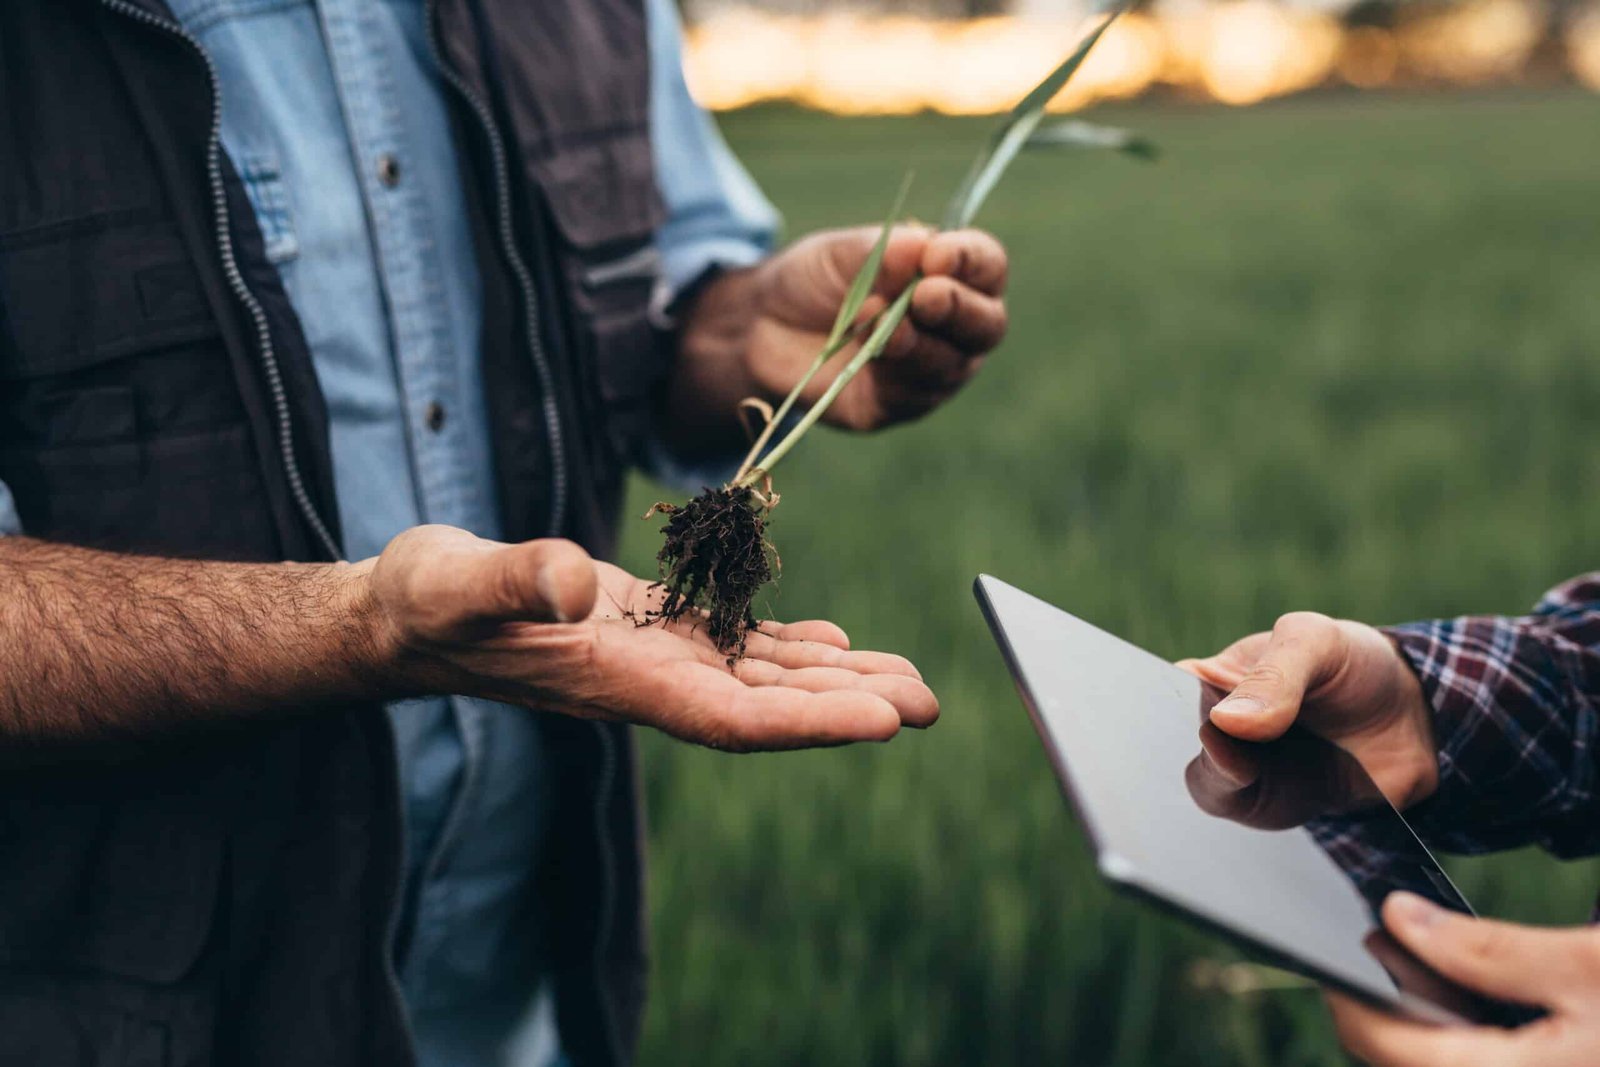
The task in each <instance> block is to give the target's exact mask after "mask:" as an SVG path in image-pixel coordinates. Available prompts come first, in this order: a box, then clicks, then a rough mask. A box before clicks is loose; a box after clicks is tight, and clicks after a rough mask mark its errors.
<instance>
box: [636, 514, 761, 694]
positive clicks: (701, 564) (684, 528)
mask: <svg viewBox="0 0 1600 1067" xmlns="http://www.w3.org/2000/svg"><path fill="white" fill-rule="evenodd" d="M652 511H659V512H661V513H662V514H664V515H666V516H667V524H666V525H665V526H664V527H662V528H661V533H662V535H663V537H664V538H665V543H664V544H662V546H661V551H660V553H659V554H657V556H656V562H657V564H659V566H660V568H661V585H662V586H663V587H664V588H665V589H666V591H667V595H666V599H664V600H663V601H662V603H661V607H660V609H659V610H658V611H655V612H652V613H651V615H650V620H649V621H652V622H653V621H656V620H660V621H664V622H672V621H674V620H678V619H682V618H683V617H684V616H686V615H689V614H691V613H692V612H694V611H695V610H696V609H699V610H700V611H702V612H704V613H705V626H706V633H707V634H708V635H709V636H710V638H711V639H712V640H713V641H715V642H716V644H717V648H718V650H719V651H721V652H724V653H726V654H727V656H728V662H729V663H730V664H731V663H733V662H734V661H735V660H737V659H739V658H740V657H741V656H743V655H744V648H745V641H746V639H747V638H748V636H749V633H750V630H751V629H752V628H754V627H755V625H756V617H755V613H754V611H753V610H752V605H753V603H754V601H755V598H756V594H757V593H759V592H761V589H762V587H763V586H765V585H766V584H767V583H768V582H770V581H771V580H772V577H773V561H774V558H775V557H774V556H773V553H772V546H771V545H769V544H768V543H767V518H766V511H765V509H764V508H761V507H759V506H758V505H756V503H755V501H754V499H753V497H752V495H751V492H750V490H748V489H707V490H705V491H704V492H702V493H701V494H700V495H699V496H697V497H695V498H694V499H693V500H691V501H689V502H688V503H687V504H684V505H682V506H678V505H674V504H657V505H656V506H655V508H653V509H652Z"/></svg>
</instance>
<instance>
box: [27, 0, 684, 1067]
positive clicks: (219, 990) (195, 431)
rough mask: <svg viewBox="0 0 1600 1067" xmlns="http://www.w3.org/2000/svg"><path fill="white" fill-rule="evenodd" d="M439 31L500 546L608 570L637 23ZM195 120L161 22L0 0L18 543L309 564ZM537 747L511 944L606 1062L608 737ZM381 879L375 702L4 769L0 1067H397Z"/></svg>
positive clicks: (637, 148)
mask: <svg viewBox="0 0 1600 1067" xmlns="http://www.w3.org/2000/svg"><path fill="white" fill-rule="evenodd" d="M433 7H435V8H436V10H433V11H432V12H431V15H432V18H433V20H434V26H435V29H436V37H437V41H438V48H439V52H440V53H441V58H442V60H443V61H444V64H445V68H446V70H447V71H448V76H447V81H449V82H450V85H451V93H452V97H453V100H454V102H455V106H456V110H457V119H458V126H459V130H458V133H459V136H458V142H459V143H460V144H461V145H462V147H463V152H462V167H463V173H464V182H465V185H466V188H467V190H468V195H469V200H470V203H471V207H472V214H473V219H474V227H475V236H476V238H477V246H478V251H479V259H480V261H481V266H482V274H483V279H484V288H485V322H484V336H483V344H482V360H483V372H484V375H485V379H486V384H487V394H488V395H489V396H490V397H491V404H490V417H491V421H492V428H493V438H494V446H495V459H496V468H497V476H498V479H499V482H500V489H501V494H500V495H501V500H502V502H503V503H502V508H503V511H504V514H503V516H502V518H503V521H504V525H505V528H506V531H507V533H508V536H511V537H514V538H526V537H535V536H546V535H550V534H559V535H561V536H567V537H572V538H575V539H577V540H578V541H580V542H581V543H583V544H584V545H585V546H586V547H588V548H589V549H590V550H591V551H593V552H596V553H598V554H604V553H606V552H608V551H609V550H610V548H611V546H612V542H613V537H614V525H615V519H616V510H617V505H618V500H619V495H620V492H621V487H622V480H623V475H624V470H625V466H626V463H627V461H628V459H629V458H630V456H631V455H632V454H633V452H634V451H635V450H636V449H637V448H638V446H639V444H640V441H641V439H642V436H643V434H644V433H645V431H646V430H647V428H648V421H649V412H650V404H651V402H652V397H653V394H654V392H655V390H656V387H657V386H658V385H659V383H660V380H661V377H662V375H663V374H664V373H665V370H666V361H667V355H666V348H665V345H664V344H663V341H662V339H661V338H659V337H658V336H657V335H656V333H655V332H654V331H653V330H652V329H651V327H650V326H649V324H648V321H647V317H646V307H647V303H648V299H649V295H650V289H651V284H652V280H653V279H652V277H651V276H650V272H649V271H648V270H647V269H634V268H635V267H644V266H647V265H648V263H649V256H648V249H649V247H650V242H651V238H652V235H653V232H654V230H655V228H656V226H657V225H658V224H659V222H660V220H661V212H662V209H661V204H660V199H659V196H658V194H657V192H656V189H655V187H654V183H653V173H654V168H653V161H652V159H651V154H650V145H649V129H648V122H647V117H648V103H649V101H648V67H647V49H646V30H645V21H644V14H643V12H642V11H641V10H640V6H639V3H638V0H541V2H540V3H539V4H537V5H529V4H524V3H520V2H518V0H437V3H436V4H434V5H433ZM213 106H214V98H213V95H212V91H211V84H210V79H209V73H208V69H207V62H206V60H205V59H204V57H203V55H202V54H201V53H200V52H199V50H198V49H197V48H196V47H195V45H194V44H193V42H191V41H189V40H187V39H186V38H185V37H184V36H183V35H182V34H181V32H178V31H177V30H176V27H175V25H174V24H172V22H171V20H170V17H169V15H168V13H167V12H166V11H165V9H164V7H163V6H162V5H161V2H160V0H4V2H3V3H0V481H4V482H5V483H6V484H7V485H8V486H9V487H10V488H11V489H12V491H13V493H14V495H15V498H16V502H17V506H18V510H19V511H20V513H21V516H22V521H23V525H24V529H25V530H26V532H27V533H28V534H29V535H31V536H34V537H40V538H46V539H51V540H58V541H64V542H71V543H75V544H82V545H90V546H95V547H100V548H106V549H112V550H122V551H139V552H148V553H156V554H160V555H166V556H177V557H186V558H194V559H231V560H317V559H326V558H330V557H331V556H332V555H334V554H335V553H336V552H337V550H338V537H339V531H338V527H337V521H336V520H337V515H336V509H335V507H334V498H333V487H332V474H331V463H330V462H329V455H328V438H327V426H326V413H325V411H324V408H323V403H322V398H321V394H320V392H319V390H318V387H317V382H316V377H315V373H314V371H313V367H312V363H311V357H310V353H309V351H308V349H307V346H306V342H305V339H304V337H303V335H302V333H301V330H300V326H299V323H298V321H297V320H296V318H295V316H294V312H293V310H292V309H291V308H290V306H289V303H288V300H287V298H286V296H285V294H284V291H283V287H282V285H281V283H280V281H279V279H278V277H277V274H276V271H275V270H274V268H273V267H272V265H271V264H270V263H269V262H268V261H267V259H266V257H265V255H264V254H263V248H262V242H261V237H260V234H259V232H258V230H257V227H256V224H255V219H254V216H253V214H252V212H251V210H250V207H249V204H248V201H247V199H246V198H245V195H244V192H243V189H242V187H241V185H240V183H239V181H238V180H237V177H236V175H235V174H234V171H233V168H232V166H231V164H230V162H229V161H228V159H227V158H226V155H225V153H222V152H221V151H220V149H218V148H216V147H215V145H214V135H215V130H214V127H213V122H214V113H213ZM553 519H554V521H556V522H557V523H558V524H559V525H558V526H556V527H553V526H552V520H553ZM0 595H4V590H0ZM36 639H38V640H49V635H48V634H41V635H38V637H37V638H36ZM545 726H546V730H547V733H548V735H549V744H550V746H551V749H552V752H553V754H554V755H553V758H552V760H551V763H552V765H553V766H555V767H557V768H559V770H558V771H557V772H556V773H558V774H559V775H560V781H558V782H557V783H556V785H555V792H556V794H557V796H558V797H559V801H558V810H557V811H556V813H555V815H554V819H555V827H554V831H553V833H552V835H551V844H550V846H549V848H548V849H547V852H546V870H545V871H544V872H543V875H542V878H543V882H544V885H543V889H542V892H541V894H540V896H541V899H542V900H543V901H545V902H546V904H545V906H546V908H547V909H548V911H547V913H546V914H548V915H549V916H550V917H551V920H552V921H550V922H548V923H542V922H539V921H538V917H535V918H533V919H531V920H530V922H531V923H532V925H534V926H536V927H543V929H542V930H540V931H539V933H538V936H541V937H542V939H543V942H544V952H545V953H546V957H547V958H548V959H549V960H550V961H551V966H552V968H553V974H554V979H555V983H556V991H557V1004H558V1013H559V1018H560V1022H561V1029H562V1038H563V1042H564V1045H565V1047H566V1049H567V1051H568V1053H569V1055H571V1056H572V1057H573V1059H574V1060H575V1061H576V1062H578V1063H580V1064H591V1063H594V1064H611V1063H621V1062H626V1061H627V1060H628V1059H630V1058H631V1056H632V1049H633V1046H634V1043H635V1040H636V1038H637V1034H638V1023H639V1018H640V1014H641V1012H642V1006H643V992H644V973H645V957H644V944H643V943H644V937H643V921H642V914H641V901H642V893H641V891H640V881H641V875H642V871H641V860H640V851H639V836H640V834H639V827H640V819H639V815H638V811H637V790H636V788H635V784H634V760H633V753H632V747H631V744H630V741H629V738H628V736H627V734H626V732H625V731H624V730H623V729H621V728H619V727H614V726H597V725H595V724H589V723H579V722H575V721H572V720H567V719H564V718H560V717H557V716H548V717H547V719H546V722H545ZM0 744H3V742H0ZM399 849H400V837H399V808H398V792H397V783H396V781H395V765H394V755H393V751H392V742H391V738H390V735H389V729H388V723H387V720H386V718H385V716H384V714H383V712H382V709H381V708H378V707H376V706H372V707H321V708H286V709H284V715H283V717H282V719H281V721H279V722H277V723H275V724H274V725H267V726H252V727H249V728H237V727H234V728H229V727H225V726H223V725H221V724H219V725H218V726H217V727H216V728H214V729H212V730H210V731H208V732H204V733H195V734H191V735H186V736H174V737H165V738H159V739H150V740H148V741H147V742H145V743H144V744H143V746H142V747H141V748H140V749H139V750H137V751H130V752H127V753H123V754H122V755H120V756H119V758H118V759H117V760H116V761H115V762H108V761H105V760H104V759H103V758H101V757H87V756H82V755H79V754H74V753H59V754H52V755H39V756H37V757H35V758H34V759H32V761H31V762H30V763H28V765H26V766H24V767H22V768H21V769H13V768H8V769H6V770H5V771H4V772H3V773H0V1067H13V1065H18V1067H21V1065H27V1067H56V1065H63V1067H64V1065H67V1064H72V1065H79V1064H93V1065H95V1067H102V1065H104V1067H109V1065H113V1064H114V1065H119V1067H122V1065H127V1067H156V1065H172V1067H189V1065H210V1064H226V1065H235V1064H261V1065H263V1067H266V1065H273V1067H285V1065H301V1064H304V1065H307V1067H310V1065H317V1067H336V1065H354V1064H405V1063H408V1062H409V1061H410V1050H409V1039H408V1037H407V1034H406V1030H405V1022H404V1017H403V1012H402V1009H401V1006H400V1003H399V999H398V992H397V989H396V987H395V984H394V980H393V968H392V958H391V957H392V951H391V950H392V923H393V913H394V907H395V900H396V896H397V894H396V880H397V875H398V870H399Z"/></svg>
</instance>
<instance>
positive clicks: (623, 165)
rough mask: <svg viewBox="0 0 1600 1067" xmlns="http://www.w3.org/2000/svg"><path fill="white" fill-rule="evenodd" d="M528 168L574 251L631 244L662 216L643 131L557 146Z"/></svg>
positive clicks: (646, 234)
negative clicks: (557, 149)
mask: <svg viewBox="0 0 1600 1067" xmlns="http://www.w3.org/2000/svg"><path fill="white" fill-rule="evenodd" d="M529 167H530V169H531V170H532V172H533V173H532V178H533V180H534V181H535V182H536V183H537V184H538V186H539V188H540V189H541V190H542V191H543V193H544V197H545V201H546V203H547V204H548V205H549V207H550V214H551V216H552V217H553V218H554V219H555V223H556V226H557V228H559V229H560V231H561V235H562V236H563V237H565V238H566V240H567V242H568V243H569V244H571V245H572V246H573V247H575V248H577V249H580V250H583V251H599V250H602V249H605V248H607V247H608V246H614V245H621V244H637V243H639V242H640V241H643V240H646V239H648V238H649V237H650V236H651V235H652V234H654V233H655V230H656V227H657V226H659V225H660V224H661V220H662V219H663V218H664V217H665V214H666V211H665V208H664V207H663V206H662V203H661V198H660V196H659V195H658V194H657V192H656V186H655V157H654V156H653V155H652V153H651V151H650V135H649V131H648V130H646V129H644V128H643V127H641V128H639V129H629V130H624V131H619V132H612V133H607V134H604V135H595V136H593V137H592V138H591V139H585V140H583V141H582V142H581V143H577V144H572V145H563V146H561V149H560V151H556V152H554V153H552V154H549V155H544V156H541V157H538V158H534V159H530V161H529Z"/></svg>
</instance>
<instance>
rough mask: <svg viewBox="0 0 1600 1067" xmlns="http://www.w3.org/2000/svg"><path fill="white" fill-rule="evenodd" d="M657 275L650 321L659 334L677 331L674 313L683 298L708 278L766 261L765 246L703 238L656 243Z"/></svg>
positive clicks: (767, 250)
mask: <svg viewBox="0 0 1600 1067" xmlns="http://www.w3.org/2000/svg"><path fill="white" fill-rule="evenodd" d="M657 251H659V252H660V254H661V274H660V276H659V277H658V278H657V279H656V286H655V291H654V292H653V293H651V294H650V321H651V322H652V323H653V324H654V325H655V326H656V328H657V329H660V330H673V329H676V328H677V325H678V317H677V312H678V308H679V304H680V302H681V300H682V299H683V297H684V295H685V294H686V293H688V292H690V291H691V290H693V289H695V288H696V287H698V286H699V285H700V283H701V282H703V281H704V280H705V279H706V277H707V276H708V275H711V274H714V273H716V272H719V271H725V270H741V269H743V268H745V267H753V266H755V265H756V264H757V263H760V262H761V261H762V260H763V259H766V258H767V256H768V254H769V253H770V251H771V250H770V248H769V247H768V246H767V244H766V243H764V242H761V241H756V240H753V239H751V238H748V237H727V236H707V237H700V238H695V239H693V240H687V241H686V240H681V239H679V240H674V241H672V242H670V243H667V242H660V243H658V245H657Z"/></svg>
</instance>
